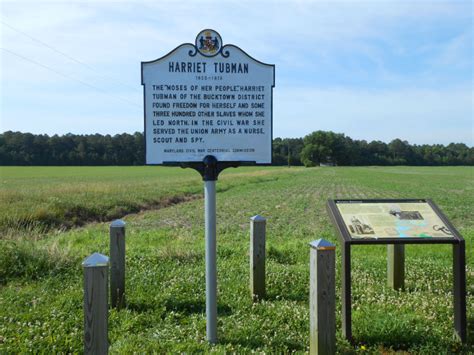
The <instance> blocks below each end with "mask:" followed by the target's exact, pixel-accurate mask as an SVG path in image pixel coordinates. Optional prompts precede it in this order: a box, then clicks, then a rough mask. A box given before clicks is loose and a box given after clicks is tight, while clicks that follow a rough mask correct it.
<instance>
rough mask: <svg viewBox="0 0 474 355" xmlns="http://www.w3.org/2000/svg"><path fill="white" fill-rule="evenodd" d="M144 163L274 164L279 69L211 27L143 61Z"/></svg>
mask: <svg viewBox="0 0 474 355" xmlns="http://www.w3.org/2000/svg"><path fill="white" fill-rule="evenodd" d="M142 85H144V99H145V140H146V164H151V165H166V164H168V163H171V164H172V163H181V162H202V161H203V159H204V157H205V156H208V155H212V156H214V157H215V158H216V159H217V161H219V162H226V161H227V162H231V161H232V162H252V163H256V164H270V163H271V161H272V89H273V87H274V85H275V66H274V65H270V64H265V63H262V62H259V61H258V60H256V59H254V58H252V57H250V56H249V55H248V54H247V53H245V52H244V51H243V50H242V49H240V48H239V47H237V46H234V45H231V44H228V45H223V43H222V39H221V36H220V35H219V34H218V33H217V32H216V31H213V30H203V31H201V32H200V33H199V34H198V35H197V37H196V41H195V44H191V43H185V44H182V45H180V46H179V47H177V48H176V49H174V50H173V51H171V52H170V53H169V54H167V55H165V56H164V57H162V58H159V59H157V60H154V61H150V62H142Z"/></svg>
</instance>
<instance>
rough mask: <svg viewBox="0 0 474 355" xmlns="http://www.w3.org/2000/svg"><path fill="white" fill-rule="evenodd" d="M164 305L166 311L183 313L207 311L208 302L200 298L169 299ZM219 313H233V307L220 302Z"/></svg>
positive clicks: (224, 314) (222, 314)
mask: <svg viewBox="0 0 474 355" xmlns="http://www.w3.org/2000/svg"><path fill="white" fill-rule="evenodd" d="M164 306H165V308H166V311H168V312H169V311H173V312H179V313H183V314H196V313H206V302H204V301H199V300H177V299H168V300H166V301H165V303H164ZM217 314H218V315H219V316H227V315H230V314H232V308H230V307H229V306H227V305H222V304H218V305H217Z"/></svg>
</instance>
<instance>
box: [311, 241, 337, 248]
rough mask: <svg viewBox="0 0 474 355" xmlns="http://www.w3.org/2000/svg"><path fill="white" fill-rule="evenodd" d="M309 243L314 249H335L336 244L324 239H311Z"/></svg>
mask: <svg viewBox="0 0 474 355" xmlns="http://www.w3.org/2000/svg"><path fill="white" fill-rule="evenodd" d="M309 245H310V246H311V248H313V249H316V250H336V246H335V245H334V244H332V243H331V242H328V241H327V240H326V239H318V240H313V241H312V242H311V243H309Z"/></svg>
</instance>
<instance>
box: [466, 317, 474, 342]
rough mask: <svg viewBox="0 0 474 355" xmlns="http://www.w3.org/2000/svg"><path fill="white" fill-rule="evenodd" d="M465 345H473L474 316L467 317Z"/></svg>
mask: <svg viewBox="0 0 474 355" xmlns="http://www.w3.org/2000/svg"><path fill="white" fill-rule="evenodd" d="M467 345H470V346H472V347H474V318H468V319H467ZM473 350H474V349H473Z"/></svg>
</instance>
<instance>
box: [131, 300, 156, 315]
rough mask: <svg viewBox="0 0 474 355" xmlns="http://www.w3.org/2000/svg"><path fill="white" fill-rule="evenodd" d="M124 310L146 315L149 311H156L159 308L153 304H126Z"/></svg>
mask: <svg viewBox="0 0 474 355" xmlns="http://www.w3.org/2000/svg"><path fill="white" fill-rule="evenodd" d="M126 308H127V309H128V310H130V311H132V312H136V313H147V312H150V311H156V309H157V308H159V306H158V305H156V304H153V303H145V302H127V306H126Z"/></svg>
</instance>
